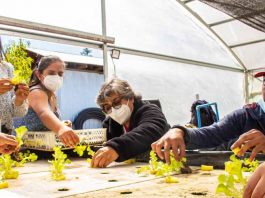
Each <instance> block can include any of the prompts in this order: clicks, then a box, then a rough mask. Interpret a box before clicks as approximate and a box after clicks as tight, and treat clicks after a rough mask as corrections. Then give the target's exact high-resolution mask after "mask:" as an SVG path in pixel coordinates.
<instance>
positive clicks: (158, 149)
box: [151, 128, 186, 164]
mask: <svg viewBox="0 0 265 198" xmlns="http://www.w3.org/2000/svg"><path fill="white" fill-rule="evenodd" d="M151 147H152V149H153V151H154V152H155V153H157V155H158V156H159V157H160V158H161V159H165V160H166V162H167V163H168V164H170V150H172V153H173V155H174V158H175V159H176V160H177V161H179V160H180V159H181V158H182V157H184V156H185V149H186V146H185V142H184V132H183V131H182V130H181V129H178V128H175V129H170V130H169V131H168V132H167V133H166V134H165V135H164V136H163V137H161V138H160V139H159V140H157V141H156V142H154V143H153V144H152V145H151ZM162 148H164V152H162Z"/></svg>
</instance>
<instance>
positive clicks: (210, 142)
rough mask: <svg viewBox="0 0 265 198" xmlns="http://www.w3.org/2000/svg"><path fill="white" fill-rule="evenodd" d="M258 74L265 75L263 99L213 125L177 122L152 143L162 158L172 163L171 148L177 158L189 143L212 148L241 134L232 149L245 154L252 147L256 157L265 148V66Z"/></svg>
mask: <svg viewBox="0 0 265 198" xmlns="http://www.w3.org/2000/svg"><path fill="white" fill-rule="evenodd" d="M255 77H263V83H262V96H263V100H260V101H259V102H258V103H253V104H251V105H246V106H244V107H243V108H242V109H238V110H236V111H234V112H232V113H230V114H228V115H227V116H226V117H224V118H223V119H222V120H221V121H220V122H218V123H214V124H213V125H211V126H207V127H203V128H198V129H194V128H193V129H188V128H184V127H182V126H179V125H176V126H173V127H172V128H171V129H170V130H169V131H168V132H167V133H166V134H165V135H164V136H163V137H162V138H160V139H159V140H158V141H156V142H154V143H153V144H152V145H151V146H152V149H153V150H154V151H155V152H156V153H157V155H158V156H159V157H160V158H161V159H165V160H166V162H167V163H170V158H169V153H170V150H172V152H173V155H174V157H175V159H176V160H179V159H180V158H181V157H183V156H185V149H186V147H187V148H188V149H199V148H210V147H215V146H218V145H220V144H222V143H225V142H228V141H229V140H232V139H234V138H238V137H239V139H238V140H237V141H236V142H235V143H234V144H233V145H232V146H231V149H234V148H236V147H240V148H241V149H240V152H239V153H238V155H239V156H243V155H244V153H245V152H246V151H247V150H249V149H250V148H252V153H251V156H250V160H251V161H252V160H253V159H254V158H255V156H256V154H257V153H258V152H265V135H264V134H265V102H264V100H265V68H263V70H262V72H259V73H257V74H256V75H255ZM162 148H164V152H162Z"/></svg>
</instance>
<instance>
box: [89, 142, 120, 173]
mask: <svg viewBox="0 0 265 198" xmlns="http://www.w3.org/2000/svg"><path fill="white" fill-rule="evenodd" d="M118 157H119V155H118V153H117V152H116V151H115V150H114V149H113V148H111V147H108V146H105V147H103V148H101V149H99V150H98V151H97V152H96V153H95V155H94V156H93V158H92V161H91V166H92V167H93V168H97V167H99V168H105V167H107V166H108V165H109V164H110V163H111V162H113V161H115V160H116V159H117V158H118Z"/></svg>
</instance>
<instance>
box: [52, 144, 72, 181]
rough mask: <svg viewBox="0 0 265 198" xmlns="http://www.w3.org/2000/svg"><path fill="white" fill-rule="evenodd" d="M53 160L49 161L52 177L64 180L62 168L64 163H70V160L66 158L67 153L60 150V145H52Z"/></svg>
mask: <svg viewBox="0 0 265 198" xmlns="http://www.w3.org/2000/svg"><path fill="white" fill-rule="evenodd" d="M53 150H54V154H53V155H52V156H53V157H54V160H52V161H49V162H50V163H51V164H52V167H51V172H52V178H53V179H54V180H56V181H59V180H65V175H64V173H63V169H64V166H65V164H70V163H71V161H70V160H69V159H67V155H66V154H64V153H63V152H62V151H61V147H56V146H55V147H54V148H53Z"/></svg>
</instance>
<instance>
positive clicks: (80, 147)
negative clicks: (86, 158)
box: [74, 145, 87, 157]
mask: <svg viewBox="0 0 265 198" xmlns="http://www.w3.org/2000/svg"><path fill="white" fill-rule="evenodd" d="M86 147H87V146H86V145H77V146H75V149H74V152H76V153H77V154H78V155H79V156H80V157H82V156H83V155H84V151H85V150H86Z"/></svg>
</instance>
